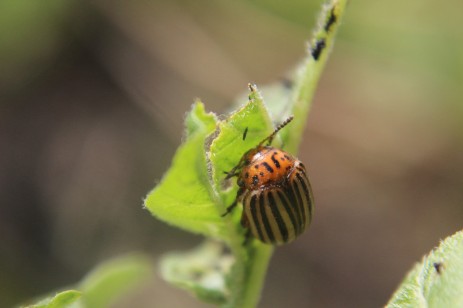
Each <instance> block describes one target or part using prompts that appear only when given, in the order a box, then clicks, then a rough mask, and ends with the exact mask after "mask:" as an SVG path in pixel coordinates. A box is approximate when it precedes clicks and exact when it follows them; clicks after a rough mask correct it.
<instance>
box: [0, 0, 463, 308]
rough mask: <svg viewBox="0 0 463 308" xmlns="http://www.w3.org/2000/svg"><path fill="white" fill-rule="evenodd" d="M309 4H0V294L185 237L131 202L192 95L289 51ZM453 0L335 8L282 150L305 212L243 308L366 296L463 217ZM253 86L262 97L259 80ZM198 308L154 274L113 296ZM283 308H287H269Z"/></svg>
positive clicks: (335, 302)
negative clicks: (293, 137) (301, 126)
mask: <svg viewBox="0 0 463 308" xmlns="http://www.w3.org/2000/svg"><path fill="white" fill-rule="evenodd" d="M320 5H321V1H302V0H298V1H290V2H283V1H276V0H265V1H264V0H238V1H224V0H217V1H207V0H198V1H186V0H176V1H168V0H163V1H161V0H157V1H125V2H123V1H77V0H74V1H59V0H44V1H27V0H4V1H1V2H0V273H1V274H0V306H1V307H5V306H10V305H13V304H17V303H18V302H20V301H24V300H25V299H27V298H30V297H33V296H36V295H39V294H43V293H46V292H49V291H51V290H54V289H57V288H60V287H63V286H64V287H65V286H68V285H71V284H72V283H75V282H77V281H79V280H80V279H81V278H82V276H83V275H84V274H85V273H87V272H88V271H89V270H90V269H91V268H92V267H93V266H95V265H96V264H98V262H100V261H103V260H106V259H108V258H110V257H112V256H117V255H120V254H123V253H125V252H130V251H144V252H147V253H149V254H150V255H151V256H152V257H153V265H154V264H155V263H156V260H158V258H159V255H161V254H163V253H165V252H167V251H169V250H172V249H176V250H181V249H189V248H191V247H193V246H195V244H196V243H198V242H200V241H201V238H200V237H196V236H193V235H190V234H187V233H185V232H182V231H179V230H176V229H174V228H170V227H169V226H167V225H165V224H163V223H161V222H159V221H157V220H155V219H153V218H152V217H151V216H150V215H149V213H148V212H147V211H144V210H143V209H142V207H141V204H142V199H143V197H144V196H145V195H146V194H147V192H148V191H149V190H150V189H151V188H152V187H153V186H154V184H155V183H156V181H158V180H159V179H160V178H161V177H162V174H163V173H164V172H165V171H166V169H167V166H168V165H169V163H170V160H171V157H172V155H173V153H174V151H175V149H176V147H177V146H178V145H179V144H180V142H181V138H182V130H183V128H182V122H183V117H184V114H185V112H186V111H187V110H188V109H189V108H190V105H191V103H192V102H193V100H194V98H195V97H200V98H202V99H203V101H204V102H205V103H206V106H207V108H208V110H211V111H214V112H217V113H219V114H220V113H224V112H226V111H227V108H228V106H229V104H230V102H231V101H232V100H233V98H234V97H235V95H236V94H239V93H241V92H242V91H245V90H246V85H247V83H248V82H251V81H252V82H255V83H257V85H264V84H266V83H269V82H273V81H276V80H279V79H280V78H281V77H283V76H285V74H286V73H287V72H288V70H290V69H291V68H292V67H293V66H294V65H295V64H296V63H297V62H298V61H299V60H300V59H301V58H302V57H303V55H304V48H305V46H306V45H305V42H306V41H307V40H308V38H309V37H310V35H311V29H312V28H313V25H314V23H315V16H316V15H317V13H318V11H319V8H320ZM461 12H463V5H462V3H461V2H460V1H457V0H451V1H447V2H445V6H444V4H441V3H439V2H436V1H431V0H424V1H423V0H422V1H418V0H415V1H408V2H403V1H399V0H391V1H385V2H374V1H368V0H357V1H352V2H351V3H350V5H349V7H348V10H347V15H346V17H345V19H344V23H343V25H342V27H341V31H340V33H339V36H338V39H337V41H336V45H335V49H334V51H333V53H332V55H331V59H330V61H329V63H328V65H327V68H326V71H325V73H324V74H323V77H322V79H321V81H320V86H319V88H318V91H317V94H316V97H315V100H314V105H313V109H312V112H311V114H310V118H309V121H308V127H307V130H306V132H305V136H304V143H303V145H302V149H301V153H300V155H299V157H300V159H301V160H302V161H304V162H305V163H306V165H308V166H309V170H310V177H311V181H312V185H313V188H314V193H315V197H316V212H315V217H314V220H313V225H312V226H311V228H310V230H309V231H308V232H307V233H306V234H304V235H303V236H302V237H301V238H300V239H299V240H298V241H296V242H295V243H294V244H291V245H288V246H285V247H281V248H278V249H277V251H276V254H275V256H274V258H273V260H272V263H271V265H270V269H269V272H268V277H267V282H266V285H265V289H264V292H263V295H262V302H261V305H260V306H261V307H284V306H287V305H293V306H294V307H309V306H310V307H375V306H381V305H383V304H385V303H386V301H387V299H388V298H389V297H390V295H391V294H392V292H393V291H394V289H395V288H396V286H397V285H398V284H399V283H400V281H401V279H402V278H403V276H404V275H405V273H406V271H407V270H408V269H409V268H410V267H411V266H412V264H413V263H414V262H415V261H418V260H419V259H420V258H421V256H422V255H423V254H424V253H426V252H427V251H429V250H430V249H431V248H432V247H433V246H435V245H436V244H437V243H438V242H439V240H440V239H443V238H444V237H446V236H448V235H450V234H452V233H454V232H455V231H457V230H459V229H461V227H462V221H463V207H462V205H463V192H462V185H463V155H462V154H461V152H462V149H463V147H462V146H463V139H462V129H463V122H462V119H463V108H462V104H461V102H462V98H463V87H462V81H463V27H461V25H460V20H461V18H462V13H461ZM263 94H264V97H265V93H263ZM134 303H135V304H138V305H140V306H145V307H146V306H151V307H174V306H176V307H205V306H206V305H204V304H201V303H198V302H197V301H196V300H195V299H194V298H192V297H190V296H189V295H188V294H186V293H184V292H183V291H181V290H177V289H175V288H173V287H170V286H168V285H166V284H165V283H164V282H162V281H161V280H160V279H159V278H157V277H153V279H152V281H151V283H150V284H149V285H147V286H146V287H145V288H142V289H140V290H139V291H138V292H137V293H136V294H133V295H132V296H131V297H128V298H126V299H125V300H124V301H123V302H122V303H121V304H120V306H121V307H125V306H129V304H134ZM288 307H289V306H288Z"/></svg>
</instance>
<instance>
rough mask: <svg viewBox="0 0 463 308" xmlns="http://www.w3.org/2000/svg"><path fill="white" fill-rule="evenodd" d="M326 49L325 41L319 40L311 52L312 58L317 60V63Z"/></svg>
mask: <svg viewBox="0 0 463 308" xmlns="http://www.w3.org/2000/svg"><path fill="white" fill-rule="evenodd" d="M325 47H326V43H325V39H319V40H318V41H316V42H315V46H314V47H313V48H312V50H311V54H312V57H313V58H314V59H315V61H317V60H318V58H319V57H320V55H321V53H322V51H323V49H325Z"/></svg>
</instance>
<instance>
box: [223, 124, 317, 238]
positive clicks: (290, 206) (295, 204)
mask: <svg viewBox="0 0 463 308" xmlns="http://www.w3.org/2000/svg"><path fill="white" fill-rule="evenodd" d="M291 120H292V117H290V118H289V119H287V120H286V121H285V122H283V123H282V124H281V125H279V126H278V127H277V128H276V129H275V131H274V132H273V133H272V134H271V135H270V136H269V137H267V138H265V139H264V140H263V141H262V142H260V143H259V144H258V145H257V146H256V147H255V148H253V149H251V150H249V151H248V152H246V153H245V154H244V155H243V157H242V158H241V160H240V161H239V163H238V164H237V165H236V166H235V167H234V168H233V169H232V170H231V171H230V172H227V179H229V178H231V177H233V176H237V177H238V181H237V183H238V186H239V190H238V193H237V196H236V199H235V201H234V202H233V203H232V204H231V205H230V206H229V207H228V208H227V211H226V212H225V213H224V215H226V214H228V213H229V212H231V211H232V210H233V208H235V207H236V205H237V204H238V203H239V202H241V203H242V204H243V212H242V216H241V224H242V226H243V227H244V228H246V229H247V230H248V235H252V236H254V237H255V238H257V239H258V240H260V241H261V242H263V243H267V244H277V245H279V244H284V243H289V242H291V241H293V240H294V239H295V238H297V237H298V236H299V235H300V234H302V233H303V232H304V230H305V229H306V228H307V227H308V225H309V224H310V221H311V218H312V208H313V196H312V190H311V187H310V182H309V180H308V177H307V173H306V169H305V167H304V165H303V164H302V163H301V162H300V161H299V160H298V159H296V158H294V157H293V156H292V155H290V154H288V153H286V152H284V151H282V150H280V149H277V148H274V147H271V146H270V144H271V142H272V140H273V137H274V136H275V135H276V133H277V132H278V131H279V130H280V129H281V128H283V127H284V126H285V125H287V124H288V123H289V122H290V121H291ZM246 132H247V130H246ZM265 142H268V145H266V146H264V145H263V144H264V143H265Z"/></svg>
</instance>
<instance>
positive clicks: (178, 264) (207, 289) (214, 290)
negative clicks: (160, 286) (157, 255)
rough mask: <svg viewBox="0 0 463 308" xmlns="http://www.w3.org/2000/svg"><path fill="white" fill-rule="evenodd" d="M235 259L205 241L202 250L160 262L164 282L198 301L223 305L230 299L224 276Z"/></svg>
mask: <svg viewBox="0 0 463 308" xmlns="http://www.w3.org/2000/svg"><path fill="white" fill-rule="evenodd" d="M233 261H234V258H233V255H231V253H230V252H228V253H227V252H226V251H225V250H224V247H223V245H222V244H220V243H218V242H212V241H206V242H205V243H204V244H203V245H201V246H200V247H198V248H196V249H194V250H193V251H191V252H186V253H170V254H168V255H166V256H165V257H164V258H163V259H162V262H161V272H162V276H163V278H164V279H165V280H166V281H168V282H170V283H172V284H173V285H176V286H178V287H180V288H183V289H186V290H188V291H190V292H192V293H193V294H194V295H196V296H197V297H198V298H200V299H202V300H204V301H206V302H210V303H214V304H222V303H224V302H225V299H226V297H227V296H228V295H229V290H228V288H227V286H226V281H225V276H226V275H227V274H228V272H229V271H230V268H231V265H232V264H233Z"/></svg>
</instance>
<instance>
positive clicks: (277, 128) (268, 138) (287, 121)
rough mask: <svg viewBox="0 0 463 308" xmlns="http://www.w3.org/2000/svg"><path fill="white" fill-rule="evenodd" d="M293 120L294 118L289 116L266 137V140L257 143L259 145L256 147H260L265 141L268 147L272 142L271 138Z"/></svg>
mask: <svg viewBox="0 0 463 308" xmlns="http://www.w3.org/2000/svg"><path fill="white" fill-rule="evenodd" d="M293 119H294V116H289V117H288V118H287V119H286V120H284V121H283V122H282V123H281V124H280V125H278V126H277V127H276V128H275V130H274V131H273V133H271V134H270V136H268V137H267V138H265V139H264V140H262V141H261V142H259V144H258V145H257V146H261V145H262V144H264V143H265V141H268V144H269V145H270V144H271V143H272V141H273V138H274V137H275V136H276V134H277V133H278V132H279V131H280V130H281V129H282V128H283V127H285V126H286V125H288V124H289V122H291V121H292V120H293Z"/></svg>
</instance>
